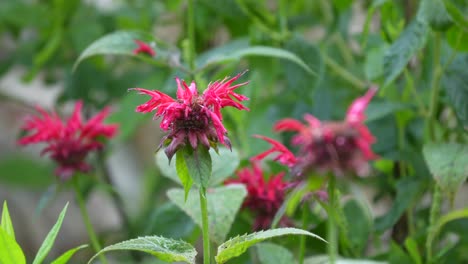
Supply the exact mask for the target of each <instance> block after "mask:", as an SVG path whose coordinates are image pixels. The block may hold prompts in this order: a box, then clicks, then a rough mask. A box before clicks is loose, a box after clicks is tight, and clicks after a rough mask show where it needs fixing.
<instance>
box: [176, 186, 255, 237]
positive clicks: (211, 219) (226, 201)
mask: <svg viewBox="0 0 468 264" xmlns="http://www.w3.org/2000/svg"><path fill="white" fill-rule="evenodd" d="M182 194H183V190H181V189H170V190H169V191H168V192H167V196H168V197H169V199H170V200H171V201H172V202H173V203H175V204H176V205H177V206H178V207H180V208H181V209H182V210H183V211H184V212H185V213H187V214H188V215H189V216H190V217H191V218H192V219H193V220H194V222H195V223H196V224H197V225H198V226H200V227H201V226H202V218H201V209H200V200H199V197H198V190H191V191H190V192H189V194H188V197H187V199H186V201H184V199H183V195H182ZM206 195H207V199H208V223H209V227H210V238H211V240H212V241H214V242H215V243H217V244H221V243H223V242H224V240H225V238H226V235H227V234H228V232H229V230H230V228H231V225H232V223H233V222H234V219H235V216H236V214H237V212H238V211H239V209H240V207H241V205H242V202H243V201H244V198H245V197H246V195H247V191H246V189H245V187H244V186H242V185H228V186H223V187H217V188H213V189H211V188H209V189H207V193H206Z"/></svg>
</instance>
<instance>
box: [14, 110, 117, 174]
mask: <svg viewBox="0 0 468 264" xmlns="http://www.w3.org/2000/svg"><path fill="white" fill-rule="evenodd" d="M82 106H83V103H82V102H81V101H79V102H77V103H76V104H75V109H74V111H73V114H72V116H71V117H70V118H69V119H68V121H67V122H63V121H62V120H61V119H60V117H59V116H58V115H57V114H56V113H55V112H52V113H51V114H48V113H47V112H46V111H45V110H44V109H42V108H40V107H37V110H38V111H39V113H40V114H41V115H42V116H31V117H28V118H27V119H26V121H25V123H24V125H23V127H22V128H23V129H24V130H25V131H27V132H30V135H27V136H25V137H23V138H21V139H19V140H18V144H20V145H29V144H36V143H41V142H44V143H47V144H48V146H47V147H46V148H45V149H44V150H43V151H42V153H41V155H42V154H46V153H47V154H49V155H50V157H51V158H52V159H53V160H54V161H56V162H57V163H58V165H59V166H58V168H57V169H56V170H55V174H56V175H57V176H58V177H60V178H61V179H62V180H66V179H69V178H70V177H71V176H72V175H73V173H74V172H75V171H81V172H88V171H89V170H90V169H91V166H90V165H89V164H87V163H86V162H85V158H86V156H87V155H88V153H89V152H90V151H94V150H98V149H101V148H102V147H103V144H102V143H101V142H99V141H98V139H99V138H100V137H105V138H111V137H113V136H114V135H115V133H116V131H117V125H106V124H103V123H102V121H103V120H104V118H105V117H106V116H107V115H108V114H109V108H105V109H104V110H102V111H101V112H100V113H98V114H97V115H96V116H94V117H92V118H91V119H89V120H88V122H87V123H83V122H82V118H81V108H82Z"/></svg>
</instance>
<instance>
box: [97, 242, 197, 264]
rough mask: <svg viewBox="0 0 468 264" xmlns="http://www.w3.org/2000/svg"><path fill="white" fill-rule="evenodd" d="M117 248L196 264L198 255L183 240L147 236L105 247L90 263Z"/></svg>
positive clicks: (168, 260)
mask: <svg viewBox="0 0 468 264" xmlns="http://www.w3.org/2000/svg"><path fill="white" fill-rule="evenodd" d="M115 250H136V251H141V252H145V253H149V254H151V255H153V256H155V257H157V258H159V259H161V260H164V261H167V262H176V261H183V262H185V263H190V264H195V256H196V255H197V251H196V250H195V248H193V247H192V245H190V244H189V243H187V242H184V241H182V240H174V239H170V238H165V237H160V236H146V237H139V238H135V239H131V240H127V241H123V242H120V243H117V244H114V245H110V246H108V247H105V248H103V249H102V250H101V251H99V252H98V253H97V254H96V255H94V256H93V257H92V258H91V259H90V260H89V261H88V264H89V263H91V262H93V260H94V259H95V258H96V257H97V256H99V255H101V254H103V253H106V252H109V251H115Z"/></svg>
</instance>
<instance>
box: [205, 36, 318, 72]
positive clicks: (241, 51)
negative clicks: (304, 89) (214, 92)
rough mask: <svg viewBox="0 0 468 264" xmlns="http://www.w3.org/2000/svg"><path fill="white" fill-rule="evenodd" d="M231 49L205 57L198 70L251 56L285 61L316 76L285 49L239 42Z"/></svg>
mask: <svg viewBox="0 0 468 264" xmlns="http://www.w3.org/2000/svg"><path fill="white" fill-rule="evenodd" d="M228 47H229V48H219V49H217V52H216V53H214V52H213V53H209V54H208V55H205V56H204V57H203V60H199V61H197V68H198V69H199V70H205V69H207V68H208V67H211V66H216V65H219V64H224V63H227V62H231V61H238V60H240V59H242V58H244V57H249V56H263V57H273V58H278V59H284V60H288V61H291V62H294V63H296V64H297V65H298V66H300V67H301V68H302V69H304V70H305V71H306V72H307V73H309V74H314V75H316V74H317V73H316V72H314V71H313V70H312V69H311V68H310V67H309V66H307V64H306V63H305V62H304V61H303V60H302V59H301V58H299V57H298V56H297V55H296V54H294V53H292V52H289V51H287V50H285V49H280V48H273V47H267V46H247V44H246V43H245V42H239V43H237V45H230V46H228Z"/></svg>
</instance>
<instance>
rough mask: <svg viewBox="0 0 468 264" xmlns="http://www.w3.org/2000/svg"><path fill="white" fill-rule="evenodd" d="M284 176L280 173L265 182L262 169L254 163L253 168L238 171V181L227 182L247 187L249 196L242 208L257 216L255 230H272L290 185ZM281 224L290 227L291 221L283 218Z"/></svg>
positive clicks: (227, 182)
mask: <svg viewBox="0 0 468 264" xmlns="http://www.w3.org/2000/svg"><path fill="white" fill-rule="evenodd" d="M283 175H284V173H279V174H277V175H273V176H271V177H270V178H269V179H268V180H265V175H264V173H263V171H262V169H261V167H260V166H259V164H258V163H257V162H253V163H252V166H251V168H243V169H241V170H239V171H237V176H238V178H237V179H230V180H227V181H226V182H225V184H232V183H241V184H244V185H245V186H246V188H247V192H248V194H247V198H246V199H245V201H244V203H243V205H242V207H243V208H248V209H250V211H252V212H253V213H254V214H255V215H256V219H255V223H254V226H253V229H254V230H262V229H268V228H270V225H271V222H272V221H273V218H274V217H275V214H276V212H277V211H278V209H279V208H280V207H281V205H282V204H283V202H284V198H285V191H286V190H285V189H286V187H287V185H288V183H287V182H285V181H283ZM279 224H280V225H281V226H289V225H290V221H289V219H288V218H286V217H283V218H282V219H281V220H280V223H279Z"/></svg>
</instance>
